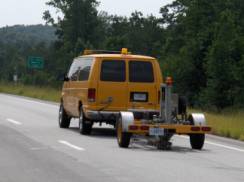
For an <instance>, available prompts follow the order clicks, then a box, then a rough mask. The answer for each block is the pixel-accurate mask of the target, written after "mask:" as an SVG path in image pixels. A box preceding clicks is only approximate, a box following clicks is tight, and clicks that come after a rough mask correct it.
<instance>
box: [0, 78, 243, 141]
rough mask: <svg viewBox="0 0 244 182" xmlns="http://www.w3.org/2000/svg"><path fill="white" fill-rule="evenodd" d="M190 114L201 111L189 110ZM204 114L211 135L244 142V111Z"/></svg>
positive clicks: (54, 97) (55, 93) (16, 90)
mask: <svg viewBox="0 0 244 182" xmlns="http://www.w3.org/2000/svg"><path fill="white" fill-rule="evenodd" d="M1 92H3V93H9V94H15V95H22V96H27V97H32V98H37V99H42V100H48V101H55V102H58V101H59V99H60V92H61V91H60V90H58V89H54V88H50V87H45V88H44V87H34V86H25V85H21V84H18V85H14V84H6V83H1V82H0V93H1ZM190 112H201V111H196V110H190ZM204 114H205V116H206V119H207V123H208V125H210V126H212V128H213V134H215V135H220V136H225V137H230V138H234V139H238V140H242V141H244V111H238V110H235V111H223V112H222V113H213V112H204Z"/></svg>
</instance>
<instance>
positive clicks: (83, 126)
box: [79, 106, 92, 135]
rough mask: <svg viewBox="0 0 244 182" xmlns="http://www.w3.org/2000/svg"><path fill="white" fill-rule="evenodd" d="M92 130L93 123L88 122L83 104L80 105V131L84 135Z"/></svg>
mask: <svg viewBox="0 0 244 182" xmlns="http://www.w3.org/2000/svg"><path fill="white" fill-rule="evenodd" d="M91 131H92V123H90V122H87V119H86V118H85V116H84V112H83V109H82V106H81V107H80V117H79V132H80V134H82V135H90V134H91Z"/></svg>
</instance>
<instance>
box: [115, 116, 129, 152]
mask: <svg viewBox="0 0 244 182" xmlns="http://www.w3.org/2000/svg"><path fill="white" fill-rule="evenodd" d="M116 135H117V142H118V145H119V146H120V147H121V148H128V147H129V145H130V138H131V133H128V132H123V129H122V119H121V117H120V118H118V120H117V122H116Z"/></svg>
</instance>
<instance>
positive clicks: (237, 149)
mask: <svg viewBox="0 0 244 182" xmlns="http://www.w3.org/2000/svg"><path fill="white" fill-rule="evenodd" d="M205 143H207V144H209V145H214V146H217V147H222V148H226V149H230V150H235V151H238V152H244V149H240V148H236V147H231V146H227V145H222V144H219V143H214V142H209V141H205Z"/></svg>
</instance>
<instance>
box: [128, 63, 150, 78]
mask: <svg viewBox="0 0 244 182" xmlns="http://www.w3.org/2000/svg"><path fill="white" fill-rule="evenodd" d="M129 75H130V76H129V80H130V82H146V83H151V82H154V75H153V66H152V63H151V62H149V61H130V62H129Z"/></svg>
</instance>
